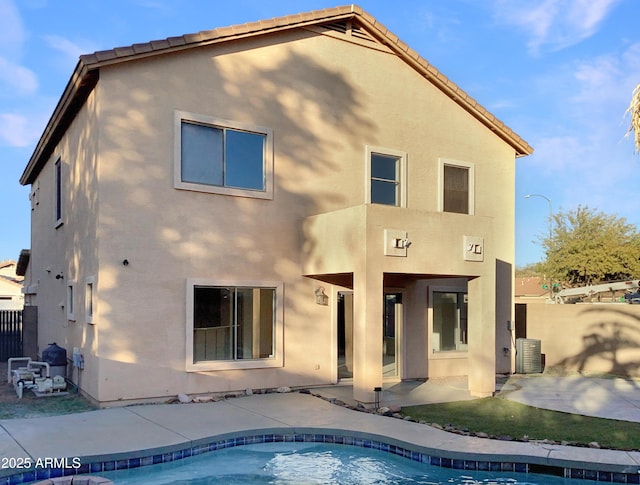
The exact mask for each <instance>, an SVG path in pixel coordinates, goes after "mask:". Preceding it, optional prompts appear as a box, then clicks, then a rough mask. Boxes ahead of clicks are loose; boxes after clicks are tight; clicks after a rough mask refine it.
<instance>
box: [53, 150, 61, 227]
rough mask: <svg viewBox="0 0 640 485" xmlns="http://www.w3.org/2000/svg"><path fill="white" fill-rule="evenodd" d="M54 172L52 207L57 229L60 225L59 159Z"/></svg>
mask: <svg viewBox="0 0 640 485" xmlns="http://www.w3.org/2000/svg"><path fill="white" fill-rule="evenodd" d="M54 171H55V173H54V183H55V187H54V194H55V201H54V207H55V221H56V227H58V226H60V225H61V224H62V161H61V160H60V159H58V160H56V163H55V164H54Z"/></svg>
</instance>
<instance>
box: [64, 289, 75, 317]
mask: <svg viewBox="0 0 640 485" xmlns="http://www.w3.org/2000/svg"><path fill="white" fill-rule="evenodd" d="M75 301H76V282H75V281H69V282H67V296H66V303H65V305H66V309H67V320H69V321H72V322H75V320H76V307H75Z"/></svg>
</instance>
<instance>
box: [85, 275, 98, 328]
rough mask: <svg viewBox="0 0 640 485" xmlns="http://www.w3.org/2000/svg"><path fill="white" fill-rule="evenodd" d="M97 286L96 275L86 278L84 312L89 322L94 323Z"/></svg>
mask: <svg viewBox="0 0 640 485" xmlns="http://www.w3.org/2000/svg"><path fill="white" fill-rule="evenodd" d="M95 286H96V280H95V278H94V277H89V278H87V279H86V286H85V293H84V314H85V320H86V322H87V323H90V324H94V323H95V322H94V319H93V316H94V312H95Z"/></svg>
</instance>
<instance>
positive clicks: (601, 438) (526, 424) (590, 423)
mask: <svg viewBox="0 0 640 485" xmlns="http://www.w3.org/2000/svg"><path fill="white" fill-rule="evenodd" d="M402 414H403V415H404V416H411V417H413V418H414V419H416V420H424V421H426V422H427V423H430V424H431V423H435V424H439V425H441V426H447V425H452V426H453V427H455V428H456V429H458V430H467V431H469V432H471V433H486V434H488V435H489V436H490V437H505V436H509V437H511V438H513V439H517V440H522V439H529V440H544V439H548V440H552V441H557V442H569V443H570V444H574V445H585V446H586V445H588V444H589V443H592V442H597V443H598V444H599V445H600V447H602V448H612V449H620V450H640V423H631V422H628V421H616V420H612V419H601V418H591V417H587V416H579V415H576V414H568V413H562V412H559V411H548V410H546V409H539V408H534V407H531V406H525V405H524V404H520V403H516V402H513V401H508V400H506V399H501V398H499V397H488V398H484V399H475V400H471V401H458V402H451V403H441V404H426V405H421V406H409V407H405V408H402Z"/></svg>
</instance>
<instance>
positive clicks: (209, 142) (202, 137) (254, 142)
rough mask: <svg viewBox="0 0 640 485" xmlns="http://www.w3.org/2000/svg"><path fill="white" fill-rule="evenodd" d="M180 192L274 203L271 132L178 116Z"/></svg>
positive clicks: (255, 127)
mask: <svg viewBox="0 0 640 485" xmlns="http://www.w3.org/2000/svg"><path fill="white" fill-rule="evenodd" d="M175 137H176V143H175V144H176V147H175V173H174V179H175V180H174V184H175V187H176V188H180V189H187V190H196V191H200V192H211V193H216V194H226V195H239V196H245V197H256V198H262V199H271V198H273V135H272V132H271V130H270V129H268V128H263V127H259V126H252V125H248V124H245V123H239V122H233V121H227V120H221V119H218V118H213V117H209V116H203V115H195V114H192V113H185V112H176V128H175Z"/></svg>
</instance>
